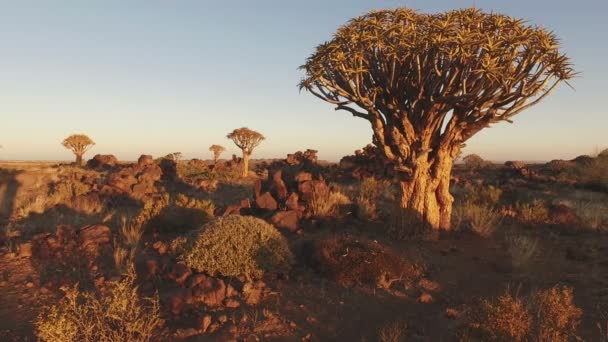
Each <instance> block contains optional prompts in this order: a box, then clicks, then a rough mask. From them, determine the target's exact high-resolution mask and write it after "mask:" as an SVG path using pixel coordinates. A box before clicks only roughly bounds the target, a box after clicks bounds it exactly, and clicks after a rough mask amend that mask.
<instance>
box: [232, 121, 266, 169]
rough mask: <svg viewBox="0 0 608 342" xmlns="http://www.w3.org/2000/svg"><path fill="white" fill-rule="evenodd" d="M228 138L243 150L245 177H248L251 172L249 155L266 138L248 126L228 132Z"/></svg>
mask: <svg viewBox="0 0 608 342" xmlns="http://www.w3.org/2000/svg"><path fill="white" fill-rule="evenodd" d="M226 138H228V139H231V140H232V141H233V142H234V144H235V145H236V146H237V147H238V148H240V149H241V151H242V152H243V177H247V175H248V173H249V157H251V154H252V153H253V150H254V149H255V148H256V147H257V146H258V145H259V144H260V143H261V142H262V141H263V140H264V139H266V138H265V137H264V136H263V135H262V134H261V133H259V132H256V131H254V130H251V129H249V128H247V127H241V128H237V129H235V130H234V131H232V132H230V133H228V135H227V136H226Z"/></svg>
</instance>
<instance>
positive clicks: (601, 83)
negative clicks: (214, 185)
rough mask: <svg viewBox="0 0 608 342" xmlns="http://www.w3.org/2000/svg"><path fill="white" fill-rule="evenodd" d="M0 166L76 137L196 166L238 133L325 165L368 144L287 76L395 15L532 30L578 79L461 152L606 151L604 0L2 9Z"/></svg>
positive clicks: (607, 26) (44, 155) (19, 5)
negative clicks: (334, 40)
mask: <svg viewBox="0 0 608 342" xmlns="http://www.w3.org/2000/svg"><path fill="white" fill-rule="evenodd" d="M0 5H1V7H0V8H1V10H0V13H1V14H0V144H1V145H3V146H4V148H3V149H0V159H28V160H32V159H36V160H37V159H46V160H49V159H70V158H71V155H70V153H69V152H68V151H67V150H65V149H64V148H63V147H62V146H61V145H60V142H61V140H62V138H63V137H65V136H67V135H69V134H71V133H78V132H82V133H86V134H88V135H89V136H91V137H92V138H93V139H94V140H95V141H96V142H97V145H96V146H95V147H94V149H93V150H92V151H91V152H90V155H89V156H92V155H93V154H95V153H113V154H115V155H117V156H118V157H119V158H121V159H134V158H136V157H137V156H138V155H139V154H141V153H148V154H153V155H156V156H159V155H164V154H167V153H169V152H175V151H181V152H183V153H184V155H185V156H186V157H188V158H209V157H210V153H209V152H208V150H207V149H208V146H209V145H211V144H213V143H219V144H222V145H224V146H226V147H228V149H229V150H228V154H230V153H237V150H236V148H235V147H234V146H233V144H232V143H231V142H230V141H228V140H227V139H226V138H225V135H226V134H227V133H228V132H229V131H230V130H232V129H233V128H236V127H241V126H248V127H250V128H252V129H256V130H258V131H260V132H262V133H264V134H265V135H266V137H267V141H265V142H264V143H263V144H262V145H261V146H260V147H259V148H258V150H257V151H256V153H255V155H256V156H258V157H281V156H284V155H285V154H286V153H289V152H293V151H296V150H303V149H306V148H314V149H318V150H319V151H320V152H319V155H320V157H321V158H323V159H328V160H338V159H339V158H340V157H341V156H343V155H345V154H351V153H352V152H353V150H355V149H357V148H360V147H362V146H364V145H366V144H367V143H368V142H370V141H371V129H370V127H369V124H368V123H367V122H366V121H364V120H362V119H357V118H353V117H351V116H350V115H348V114H347V113H346V112H335V111H334V110H333V108H332V106H330V105H329V104H326V103H324V102H322V101H321V100H318V99H317V98H315V97H314V96H312V95H310V94H307V93H305V92H303V93H299V92H298V88H297V86H296V85H297V83H298V82H299V80H300V78H301V76H302V74H301V72H300V71H299V70H297V68H298V66H299V65H301V64H302V63H303V62H304V60H305V59H306V57H308V55H309V54H310V53H311V52H312V51H313V48H314V47H315V46H317V45H318V44H320V43H322V42H324V41H326V40H328V39H329V38H330V37H331V35H332V34H333V32H334V31H335V30H336V28H337V27H338V26H340V25H342V24H344V23H345V22H346V21H347V20H348V19H349V18H351V17H354V16H357V15H360V14H363V13H365V12H366V11H368V10H371V9H379V8H392V7H398V6H408V7H413V8H416V9H419V10H421V11H429V12H436V11H443V10H447V9H452V8H460V7H470V6H471V5H476V6H477V7H481V8H483V9H486V10H492V11H496V12H502V13H505V14H508V15H512V16H517V17H523V18H526V19H528V20H529V21H530V22H532V23H535V24H540V25H543V26H546V27H548V28H550V29H552V30H554V31H555V33H556V34H557V35H558V36H559V37H560V38H561V39H562V44H563V49H564V51H565V52H566V53H568V54H569V55H570V56H571V58H572V61H573V63H574V64H575V67H576V69H577V70H578V71H580V72H581V73H582V74H581V77H580V78H578V79H575V80H574V81H573V82H572V84H573V86H574V87H575V88H576V90H574V91H573V90H571V89H570V88H568V87H566V86H562V87H561V88H560V89H559V90H558V91H556V92H555V93H554V94H553V95H552V96H551V97H550V98H548V99H547V100H546V101H544V102H543V103H541V104H539V105H538V106H536V107H535V108H532V109H530V110H528V111H527V112H524V113H522V114H520V115H518V116H517V117H515V123H514V124H508V123H502V124H499V125H496V126H495V127H493V128H490V129H487V130H485V131H483V132H481V133H480V134H478V135H477V136H475V137H474V138H473V139H471V140H470V141H469V144H468V147H467V149H466V151H465V153H478V154H480V155H481V156H483V157H485V158H487V159H492V160H507V159H520V160H521V159H523V160H547V159H555V158H572V157H575V156H576V155H579V154H584V153H590V152H592V151H593V150H594V148H596V147H608V116H607V115H606V108H605V103H606V101H605V100H606V97H607V96H608V95H607V94H606V90H607V89H608V87H607V86H606V82H607V80H608V68H607V67H606V58H608V57H607V56H608V44H607V42H608V40H607V39H608V38H607V36H608V20H607V19H606V13H607V12H608V1H605V0H587V1H585V0H579V1H561V0H560V1H553V0H542V1H534V0H526V1H520V0H516V1H499V0H493V1H481V0H476V1H472V0H469V1H458V0H457V1H454V0H450V1H447V0H445V1H430V0H419V1H409V0H408V1H406V0H401V1H397V0H385V1H362V0H335V1H332V0H306V1H286V0H276V1H268V0H258V1H249V0H243V1H210V0H209V1H203V0H200V1H150V0H147V1H122V0H121V1H76V0H74V1H42V0H41V1H37V2H31V1H1V2H0Z"/></svg>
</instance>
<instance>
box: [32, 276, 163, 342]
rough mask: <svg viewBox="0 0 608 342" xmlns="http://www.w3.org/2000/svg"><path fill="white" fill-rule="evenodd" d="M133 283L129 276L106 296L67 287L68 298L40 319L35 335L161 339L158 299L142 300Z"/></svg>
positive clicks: (58, 339) (62, 339) (63, 341)
mask: <svg viewBox="0 0 608 342" xmlns="http://www.w3.org/2000/svg"><path fill="white" fill-rule="evenodd" d="M133 281H134V275H132V274H130V275H128V276H126V277H125V278H124V279H123V280H121V281H119V282H116V283H112V284H110V288H109V289H108V291H107V293H105V294H95V293H88V292H81V291H80V290H78V288H77V287H76V286H75V287H67V288H64V291H65V297H64V298H63V299H61V301H60V302H59V303H58V304H56V305H53V306H51V307H48V308H46V309H45V310H44V311H43V312H41V313H40V315H39V316H38V318H37V320H36V322H35V323H34V325H35V326H36V335H37V336H38V338H40V339H41V340H43V341H48V342H72V341H85V342H94V341H95V342H96V341H141V342H144V341H150V340H152V339H153V338H156V339H158V338H159V337H160V334H159V332H160V328H161V326H162V322H163V321H162V320H161V318H160V309H159V303H158V299H155V298H140V296H139V295H138V293H137V287H135V286H134V284H133Z"/></svg>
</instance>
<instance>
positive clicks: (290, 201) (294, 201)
mask: <svg viewBox="0 0 608 342" xmlns="http://www.w3.org/2000/svg"><path fill="white" fill-rule="evenodd" d="M299 200H300V196H298V193H297V192H292V193H291V194H289V197H288V198H287V201H286V202H285V206H287V209H289V210H300V203H299Z"/></svg>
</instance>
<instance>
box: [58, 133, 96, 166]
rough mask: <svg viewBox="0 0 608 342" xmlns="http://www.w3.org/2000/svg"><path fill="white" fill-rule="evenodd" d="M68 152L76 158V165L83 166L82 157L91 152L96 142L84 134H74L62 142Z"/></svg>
mask: <svg viewBox="0 0 608 342" xmlns="http://www.w3.org/2000/svg"><path fill="white" fill-rule="evenodd" d="M61 145H63V146H64V147H65V148H67V149H68V150H70V151H72V153H74V155H75V156H76V161H75V163H76V165H78V166H82V156H83V155H84V154H85V153H86V152H87V151H89V150H90V149H91V148H92V147H93V146H94V145H95V142H94V141H93V140H92V139H91V138H89V137H88V136H86V135H84V134H72V135H70V136H69V137H67V138H65V139H64V140H63V142H61Z"/></svg>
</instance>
